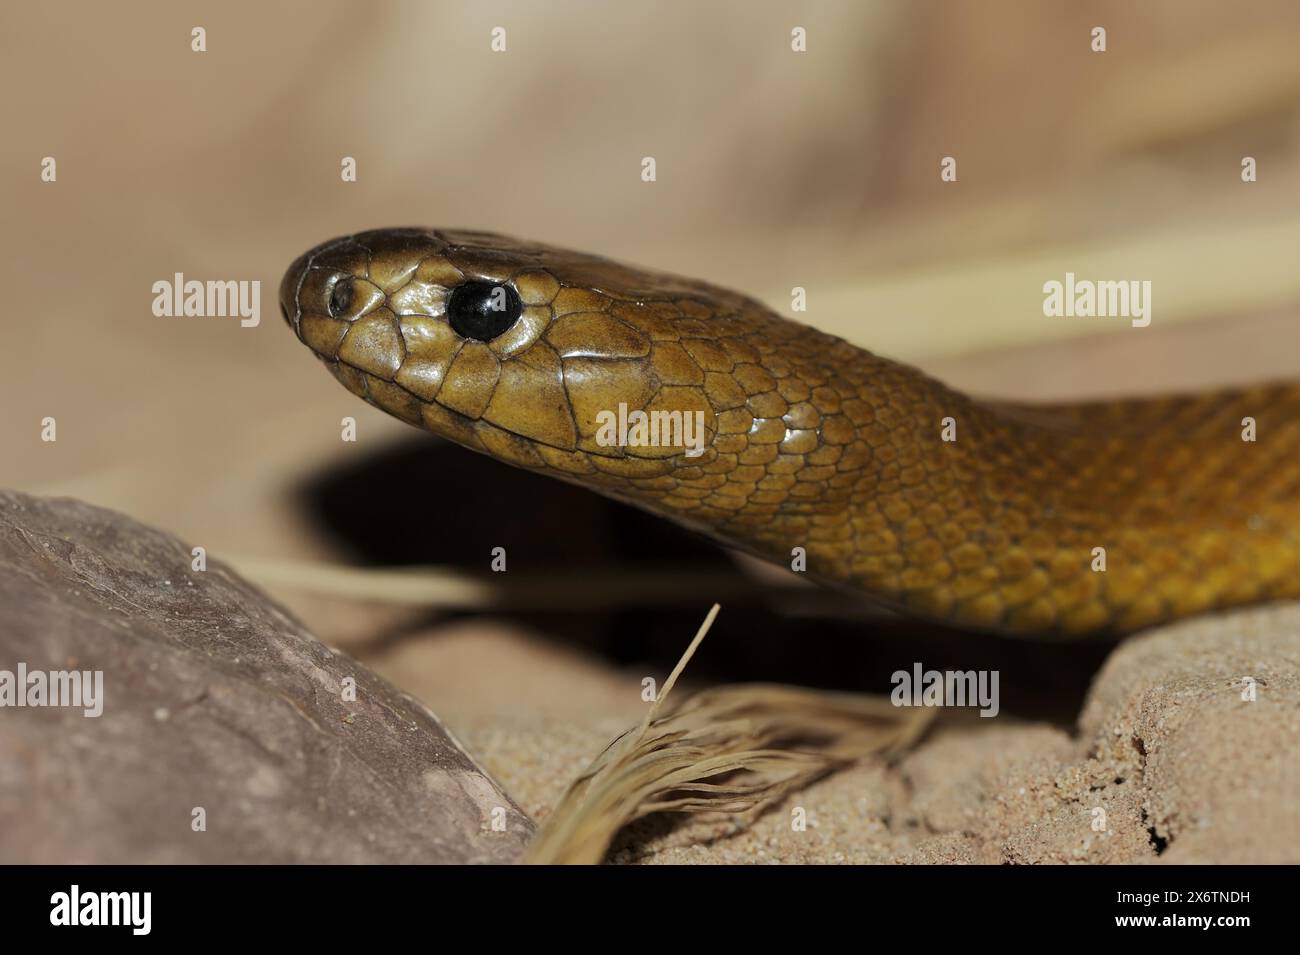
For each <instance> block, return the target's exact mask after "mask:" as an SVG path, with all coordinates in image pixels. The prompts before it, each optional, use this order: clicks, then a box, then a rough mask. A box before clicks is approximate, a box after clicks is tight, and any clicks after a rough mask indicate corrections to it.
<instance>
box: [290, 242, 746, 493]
mask: <svg viewBox="0 0 1300 955" xmlns="http://www.w3.org/2000/svg"><path fill="white" fill-rule="evenodd" d="M280 300H281V307H282V311H283V314H284V317H285V320H286V321H287V322H288V323H289V325H290V326H291V327H292V328H293V330H294V332H295V333H296V334H297V336H298V338H299V339H300V340H301V341H302V342H303V343H304V344H306V345H307V346H308V347H309V348H311V350H312V351H313V352H314V353H315V354H316V355H317V356H318V357H319V358H320V359H321V360H322V361H324V362H325V363H326V364H327V366H328V367H329V369H330V371H331V372H332V373H333V374H334V375H335V377H336V378H337V379H338V380H339V381H340V382H342V384H343V385H344V386H345V387H347V388H348V389H349V390H350V391H352V392H354V393H355V394H356V395H358V396H359V397H361V398H363V399H365V400H366V401H368V402H370V403H371V404H373V405H376V406H378V407H379V408H381V409H383V410H385V411H387V412H389V413H391V414H393V415H395V416H397V417H399V418H402V419H403V420H406V421H408V422H410V423H412V424H415V425H418V426H421V427H424V428H427V429H428V430H431V431H433V432H434V433H436V434H439V435H441V436H443V437H447V438H450V439H452V440H454V441H457V442H458V443H460V444H463V445H466V446H468V447H471V448H474V449H475V450H479V451H484V452H486V453H489V454H492V455H493V456H495V457H499V458H503V459H505V460H507V461H510V462H511V463H514V464H519V465H523V466H528V467H541V468H546V469H549V470H559V471H562V472H567V473H568V474H570V475H573V474H578V473H591V472H592V470H593V469H596V470H599V471H602V472H606V473H610V474H616V473H617V474H629V475H637V476H650V475H652V474H655V473H659V474H662V473H666V472H667V471H670V470H672V469H673V468H675V467H679V466H685V465H688V464H689V465H691V466H695V467H698V466H701V465H704V464H707V463H708V462H709V461H710V460H712V459H713V457H714V456H716V452H715V451H713V450H712V448H711V445H712V444H713V442H714V440H715V438H716V436H717V435H718V433H719V429H720V428H721V427H723V426H724V425H725V424H726V418H727V415H728V413H729V412H732V411H734V410H735V409H737V408H743V407H744V405H745V403H746V401H747V400H748V397H749V396H748V395H747V394H746V393H744V390H743V389H742V388H741V387H740V386H738V385H737V383H736V380H735V370H736V368H737V367H738V365H741V364H744V363H745V362H746V361H749V362H754V361H756V358H755V356H754V355H753V354H752V349H750V348H749V347H748V346H746V345H745V344H744V341H743V336H742V335H740V334H739V332H741V331H743V330H747V329H748V328H749V326H748V325H746V324H744V323H740V322H739V321H738V319H737V317H736V316H738V315H739V314H740V313H741V312H742V311H743V310H744V309H745V308H746V307H747V305H749V304H750V303H749V302H748V300H747V299H745V298H744V297H743V296H739V295H736V294H735V293H732V292H727V291H725V290H722V289H717V288H713V287H710V286H705V285H702V284H701V283H696V282H692V281H689V280H685V279H680V278H676V277H673V276H667V275H662V274H659V273H654V272H648V271H643V270H639V269H632V268H629V267H626V266H623V265H619V264H617V263H614V262H611V261H609V260H606V259H602V258H599V257H597V256H591V255H584V254H580V253H575V252H569V251H565V250H562V249H557V248H553V247H550V246H544V245H539V244H534V243H527V242H521V241H519V240H516V239H512V238H508V237H505V236H500V235H493V234H489V233H482V232H465V231H446V230H431V229H419V228H412V229H382V230H376V231H373V232H362V233H359V234H357V235H352V236H347V237H344V238H340V239H335V240H333V241H330V242H326V243H323V244H322V245H319V246H317V247H316V248H314V249H312V250H311V251H309V252H307V253H306V254H304V255H303V256H301V257H300V258H299V259H298V260H297V261H295V262H294V263H293V265H292V266H291V267H290V268H289V270H288V272H287V273H286V274H285V277H284V281H283V282H282V284H281V288H280ZM729 323H734V324H735V327H734V328H732V329H731V331H732V332H733V333H734V334H730V335H729V334H727V332H728V324H729ZM634 412H641V413H643V415H644V416H645V419H647V421H648V422H654V421H658V422H661V423H662V424H663V425H664V431H663V433H664V434H666V435H667V437H668V439H669V440H667V441H663V442H660V441H655V442H653V443H650V442H643V441H641V440H639V438H644V437H645V436H646V435H645V433H644V432H642V433H640V434H637V433H635V432H636V425H635V422H636V420H637V419H636V416H635V415H634V414H633V413H634ZM655 413H658V416H657V417H656V414H655ZM733 417H734V415H733ZM688 418H689V423H687V422H688ZM751 420H752V419H748V420H747V421H746V423H745V427H746V428H748V427H749V426H750V421H751ZM611 422H613V423H614V425H615V428H614V432H615V433H614V434H613V438H614V440H613V441H611V440H610V438H611V434H610V429H609V425H610V424H611ZM678 422H680V423H678ZM620 424H624V425H630V427H627V428H626V430H620V428H619V427H618V426H619V425H620ZM674 429H675V430H674ZM629 432H631V433H629ZM674 435H676V437H678V438H679V439H680V440H678V441H676V442H674V441H672V440H671V438H672V437H673V436H674ZM657 436H658V433H656V434H653V435H651V436H650V437H657Z"/></svg>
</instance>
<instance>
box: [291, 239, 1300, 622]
mask: <svg viewBox="0 0 1300 955" xmlns="http://www.w3.org/2000/svg"><path fill="white" fill-rule="evenodd" d="M467 283H486V286H489V287H494V288H501V287H505V286H508V287H509V288H511V289H513V290H514V291H515V292H517V295H518V303H517V304H518V316H517V318H515V320H514V321H513V323H512V324H510V325H509V327H508V328H507V329H506V330H505V331H503V332H501V333H500V334H498V335H495V337H491V338H490V339H489V340H487V341H480V340H475V339H474V338H472V337H466V336H465V335H462V334H460V333H459V332H458V331H457V330H456V328H454V327H453V323H452V321H451V315H449V302H450V301H451V296H452V292H453V290H455V289H457V288H458V287H462V286H466V287H473V286H467ZM280 297H281V304H282V307H283V309H284V313H285V318H286V320H287V321H288V322H289V324H290V325H291V326H292V327H293V329H294V331H295V332H296V333H297V335H298V337H299V338H300V339H301V340H302V341H303V342H304V343H305V344H306V345H308V346H309V347H310V348H311V349H312V350H313V351H314V352H315V353H316V354H317V356H318V357H320V358H321V359H322V360H323V361H325V362H326V363H327V365H328V366H329V368H330V370H331V371H332V372H333V373H334V375H335V377H337V378H338V379H339V381H340V382H342V383H343V385H344V386H345V387H347V388H348V389H349V390H350V391H352V392H353V393H354V394H356V395H358V396H359V397H361V398H364V399H365V400H366V401H368V402H370V403H371V404H373V405H375V406H377V407H379V408H382V409H383V410H385V411H387V412H389V413H391V414H393V415H396V416H397V417H399V418H402V419H404V420H406V421H409V422H410V423H412V424H415V425H418V426H421V427H424V428H427V429H428V430H430V431H433V432H434V433H435V434H439V435H442V436H443V437H446V438H449V439H451V440H453V441H456V442H458V443H459V444H462V445H464V446H466V447H468V448H471V449H473V450H475V451H480V452H482V453H485V454H489V455H491V456H493V457H495V458H498V459H500V460H503V461H507V462H509V463H511V464H515V465H518V466H520V467H524V468H528V469H530V470H534V471H540V472H543V473H546V474H549V475H552V476H554V477H558V478H561V479H563V480H567V481H571V482H573V483H576V484H581V485H583V486H585V487H589V488H592V489H593V490H596V491H599V492H600V493H602V494H606V495H608V496H610V497H614V498H618V499H619V500H623V501H627V502H630V503H632V504H635V505H637V506H639V507H642V508H645V509H647V510H650V511H653V512H655V513H658V514H661V515H664V516H666V517H668V518H670V519H672V520H675V521H678V522H680V523H682V524H684V525H686V526H689V527H692V528H694V529H697V530H700V531H703V532H704V533H706V534H709V535H710V536H712V537H714V538H716V539H717V540H719V541H721V542H723V543H726V544H729V545H732V546H736V547H739V548H742V549H744V550H747V551H750V552H752V553H754V554H757V555H759V556H761V557H765V558H767V559H770V560H772V561H774V562H776V563H780V564H785V565H788V564H789V562H790V561H791V552H792V549H793V548H795V547H802V548H804V549H805V550H806V552H807V557H808V569H809V571H810V572H811V573H812V574H813V575H814V576H816V577H819V578H821V579H823V580H826V581H830V582H836V583H840V584H845V585H849V586H852V587H856V588H859V589H860V590H862V591H865V592H866V593H867V594H868V595H870V596H871V597H873V598H875V599H877V600H880V601H883V602H885V603H888V604H891V605H894V606H896V607H900V608H902V609H904V610H908V611H911V612H914V613H917V614H922V615H925V616H929V617H934V618H939V619H943V620H949V621H952V622H955V623H958V624H962V625H965V626H971V627H977V628H983V629H990V630H998V631H1005V632H1012V633H1024V634H1036V635H1053V634H1055V635H1079V634H1086V633H1092V632H1103V631H1109V632H1129V631H1133V630H1136V629H1139V628H1142V627H1146V626H1150V625H1152V624H1156V623H1160V622H1162V621H1166V620H1171V619H1174V618H1177V617H1181V616H1185V615H1188V614H1192V613H1196V612H1200V611H1204V610H1210V609H1214V608H1222V607H1229V606H1233V605H1238V604H1244V603H1251V602H1256V601H1261V600H1266V599H1270V598H1281V597H1294V596H1297V595H1300V453H1298V451H1300V386H1297V385H1274V386H1267V387H1260V388H1253V389H1248V390H1237V391H1220V392H1215V393H1210V394H1203V395H1197V396H1188V397H1176V398H1161V399H1154V400H1134V401H1118V402H1106V403H1094V404H1075V405H1054V406H1045V405H1044V406H1029V405H1013V404H1005V403H992V402H977V401H974V400H972V399H970V398H968V397H966V396H965V395H962V394H959V393H957V392H955V391H953V390H951V389H949V388H947V387H945V386H944V385H942V384H940V383H939V382H937V381H934V380H932V379H930V378H928V377H926V376H925V375H923V374H921V373H920V372H918V371H916V370H915V369H912V368H909V367H907V366H904V365H900V364H897V363H895V362H891V361H888V360H886V359H883V358H879V357H877V356H875V355H872V354H870V353H869V352H866V351H863V350H862V349H859V348H856V347H854V346H853V345H850V344H848V343H847V342H845V341H842V340H841V339H838V338H834V337H832V336H830V335H825V334H823V333H821V332H818V331H816V330H815V329H812V328H808V327H806V326H803V325H799V324H797V323H795V322H792V321H789V320H787V319H783V318H781V317H779V316H777V315H775V314H774V313H773V312H771V311H770V310H768V309H767V308H765V307H763V306H762V305H759V304H758V303H756V302H754V301H752V300H750V299H748V298H745V297H744V296H741V295H738V294H736V293H734V292H729V291H726V290H724V289H719V288H716V287H713V286H710V285H707V284H704V283H701V282H695V281H691V280H687V279H682V278H678V277H675V276H669V275H663V274H658V273H654V272H649V271H644V270H640V269H632V268H628V267H626V266H623V265H619V264H617V263H614V262H610V261H608V260H606V259H601V258H598V257H595V256H590V255H584V254H581V253H575V252H569V251H565V250H562V249H556V248H551V247H548V246H544V245H538V244H533V243H525V242H520V241H518V240H515V239H511V238H508V237H505V236H499V235H492V234H487V233H478V232H454V231H446V230H429V229H382V230H376V231H372V232H364V233H361V234H359V235H355V236H349V237H346V238H343V239H336V240H334V241H332V242H327V243H324V244H323V245H320V246H318V247H316V248H315V249H313V250H312V251H310V252H308V253H307V254H305V255H304V256H302V257H301V258H299V259H298V260H297V261H296V262H294V264H293V265H292V266H290V268H289V270H288V272H287V273H286V275H285V277H284V281H283V283H282V285H281V290H280ZM452 311H453V312H454V311H455V309H453V310H452ZM507 317H510V316H507ZM620 403H622V404H624V405H625V406H626V407H627V408H628V409H629V410H637V409H640V410H644V411H647V412H651V411H656V410H659V411H680V412H684V413H690V412H694V411H700V412H702V413H703V416H704V422H705V442H704V443H705V450H704V452H703V454H701V455H699V456H698V457H690V456H688V455H687V454H685V453H684V449H683V448H681V447H654V446H648V447H633V446H606V445H604V444H602V443H600V442H599V441H598V440H597V432H598V421H597V415H598V414H599V413H600V412H602V411H609V412H615V411H617V409H618V407H619V405H620ZM1245 417H1252V418H1254V419H1255V420H1256V422H1257V440H1256V441H1254V442H1247V441H1243V440H1242V437H1241V432H1242V419H1243V418H1245ZM946 418H952V419H954V421H955V428H956V440H955V441H945V440H943V421H944V419H946ZM1098 547H1101V548H1105V562H1106V567H1105V571H1104V572H1100V571H1097V570H1094V569H1093V565H1094V548H1098Z"/></svg>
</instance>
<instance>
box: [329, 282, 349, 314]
mask: <svg viewBox="0 0 1300 955" xmlns="http://www.w3.org/2000/svg"><path fill="white" fill-rule="evenodd" d="M351 307H352V280H351V279H349V278H347V277H344V278H341V279H339V280H338V281H337V282H335V283H334V288H333V289H331V290H330V303H329V309H330V315H331V317H333V318H338V317H339V316H340V315H344V314H346V313H347V310H348V309H349V308H351Z"/></svg>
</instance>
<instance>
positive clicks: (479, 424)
mask: <svg viewBox="0 0 1300 955" xmlns="http://www.w3.org/2000/svg"><path fill="white" fill-rule="evenodd" d="M316 357H317V358H319V359H320V361H321V362H322V363H324V364H325V365H327V366H331V365H332V366H340V365H341V366H345V367H347V368H349V369H351V371H352V372H353V373H354V375H355V376H356V379H355V380H358V381H361V382H363V383H364V387H365V392H364V393H363V394H359V395H358V397H360V398H362V399H363V400H364V401H366V402H367V403H368V404H370V405H371V406H373V407H375V408H378V409H379V410H381V411H388V409H387V408H385V406H384V405H383V404H382V403H381V402H380V401H379V400H378V399H376V398H375V396H374V395H373V394H371V391H370V388H371V386H370V382H371V381H372V380H380V381H383V382H384V384H385V385H388V386H392V387H394V388H398V389H400V390H401V391H402V392H404V393H405V394H406V395H408V396H409V397H410V398H411V400H412V401H414V402H416V403H418V404H419V405H420V407H422V408H423V407H427V406H431V405H436V406H437V408H438V411H439V413H440V414H443V415H446V416H448V417H450V418H452V419H453V420H454V421H455V422H457V423H458V424H460V425H461V426H462V427H464V428H468V429H470V430H473V431H477V430H479V429H483V428H492V429H494V430H495V431H499V432H502V433H504V434H508V435H511V436H512V437H514V438H517V439H519V440H520V441H523V442H526V443H528V444H531V445H541V446H544V447H547V448H550V449H552V450H555V451H563V452H567V453H574V452H577V451H581V453H582V454H585V455H591V456H595V457H600V458H604V459H606V460H610V461H621V460H626V459H628V458H635V457H636V456H635V455H631V454H628V453H627V451H626V449H625V448H624V447H622V446H620V445H609V446H602V445H599V444H597V445H595V446H591V445H583V446H582V447H581V448H580V447H579V445H578V444H577V443H576V442H573V443H569V444H557V443H555V442H551V441H546V440H543V439H541V438H537V437H534V436H533V435H527V434H523V433H521V432H519V431H516V430H514V429H512V428H509V427H506V426H505V425H501V424H498V423H496V422H495V421H489V420H487V419H485V418H482V417H473V416H471V415H467V414H465V413H463V412H461V411H458V410H456V409H455V408H450V407H448V406H446V405H444V404H442V403H441V402H438V401H437V400H436V399H435V400H434V401H428V400H426V399H425V398H422V397H421V396H419V395H417V394H415V393H414V392H413V391H411V390H410V389H408V388H406V387H404V386H403V385H402V384H401V383H400V382H397V381H387V380H384V379H376V376H374V375H372V374H371V373H369V372H367V371H366V370H365V369H362V368H358V367H357V366H356V365H353V364H351V363H350V362H347V361H344V360H343V359H341V358H338V357H332V358H331V357H329V356H325V355H321V354H319V353H316ZM336 377H338V376H337V375H336ZM611 413H614V412H613V409H611ZM412 423H414V422H412ZM421 426H422V427H425V428H426V429H428V430H430V431H434V433H436V434H438V435H439V436H440V437H444V438H447V439H448V440H450V441H453V442H456V443H461V444H464V443H465V442H463V441H460V440H459V439H458V438H457V436H456V435H455V434H454V432H452V433H448V432H443V431H439V430H437V429H435V428H434V427H433V426H431V425H429V424H428V423H424V424H422V425H421ZM704 433H705V434H707V432H704ZM474 450H480V449H478V448H474ZM707 451H708V448H707V446H704V447H702V449H701V450H700V451H699V452H696V453H690V452H691V449H690V448H687V447H682V448H681V449H680V453H681V454H683V455H685V456H686V457H687V458H688V459H690V460H691V461H693V462H695V463H706V462H707V460H708V458H707Z"/></svg>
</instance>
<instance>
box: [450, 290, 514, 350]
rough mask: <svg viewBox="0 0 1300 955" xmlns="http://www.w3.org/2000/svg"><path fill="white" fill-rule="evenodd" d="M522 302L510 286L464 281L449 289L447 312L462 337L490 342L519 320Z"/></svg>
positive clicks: (453, 326)
mask: <svg viewBox="0 0 1300 955" xmlns="http://www.w3.org/2000/svg"><path fill="white" fill-rule="evenodd" d="M523 310H524V303H523V302H521V301H519V293H518V292H516V291H515V290H514V288H513V287H512V286H509V285H505V284H501V285H497V284H494V283H492V282H466V283H465V284H464V285H457V286H456V287H455V288H454V289H452V290H451V300H450V301H449V302H447V316H448V317H449V318H450V319H451V327H452V328H453V329H455V330H456V334H457V335H459V336H461V337H462V338H472V339H474V340H475V341H480V342H490V341H491V340H492V339H494V338H496V337H497V336H498V335H500V334H501V333H502V332H504V331H505V330H506V329H507V328H509V327H510V326H511V325H513V324H514V323H515V322H517V321H518V320H519V314H520V313H521V312H522V311H523Z"/></svg>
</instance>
